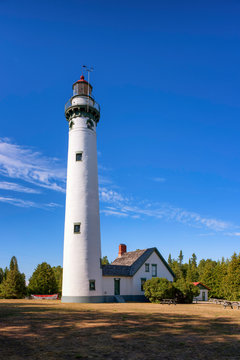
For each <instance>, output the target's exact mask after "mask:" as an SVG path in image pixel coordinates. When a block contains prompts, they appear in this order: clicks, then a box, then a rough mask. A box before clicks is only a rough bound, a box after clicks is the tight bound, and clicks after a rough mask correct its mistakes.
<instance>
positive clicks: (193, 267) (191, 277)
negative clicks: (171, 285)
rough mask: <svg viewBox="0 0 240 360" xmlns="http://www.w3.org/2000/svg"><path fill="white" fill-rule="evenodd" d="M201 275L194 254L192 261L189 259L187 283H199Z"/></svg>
mask: <svg viewBox="0 0 240 360" xmlns="http://www.w3.org/2000/svg"><path fill="white" fill-rule="evenodd" d="M198 278H199V275H198V270H197V256H196V255H195V254H194V253H193V254H192V257H191V259H189V263H188V269H187V274H186V279H187V282H189V283H191V282H195V281H198Z"/></svg>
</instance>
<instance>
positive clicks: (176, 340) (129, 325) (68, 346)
mask: <svg viewBox="0 0 240 360" xmlns="http://www.w3.org/2000/svg"><path fill="white" fill-rule="evenodd" d="M239 325H240V311H238V310H232V309H225V310H224V309H223V308H222V307H221V306H219V305H214V304H194V305H176V306H174V305H170V306H169V305H159V304H140V303H126V304H61V303H60V302H59V301H38V300H0V354H1V356H0V358H1V359H8V360H15V359H16V360H18V359H28V358H29V359H34V360H38V359H47V360H48V359H49V360H51V359H53V360H57V359H59V360H62V359H69V360H71V359H118V360H120V359H124V360H125V359H130V360H132V359H133V360H134V359H148V360H149V359H150V360H151V359H152V360H155V359H169V360H174V359H184V360H188V359H191V360H192V359H204V360H206V359H217V360H223V359H232V360H233V359H240V356H239V354H240V326H239Z"/></svg>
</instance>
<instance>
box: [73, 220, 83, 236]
mask: <svg viewBox="0 0 240 360" xmlns="http://www.w3.org/2000/svg"><path fill="white" fill-rule="evenodd" d="M73 232H74V234H80V232H81V224H80V223H76V224H74V227H73Z"/></svg>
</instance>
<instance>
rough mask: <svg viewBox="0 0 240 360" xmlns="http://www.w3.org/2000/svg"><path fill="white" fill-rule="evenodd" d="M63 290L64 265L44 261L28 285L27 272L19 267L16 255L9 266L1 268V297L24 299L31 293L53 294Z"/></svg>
mask: <svg viewBox="0 0 240 360" xmlns="http://www.w3.org/2000/svg"><path fill="white" fill-rule="evenodd" d="M61 292H62V267H61V266H53V267H51V265H49V264H47V263H46V262H43V263H41V264H39V265H38V266H37V267H36V269H35V270H34V272H33V274H32V276H31V277H30V279H29V283H28V286H26V281H25V274H23V273H21V272H20V271H19V268H18V263H17V259H16V257H15V256H13V257H12V258H11V261H10V265H9V267H6V268H5V269H4V270H3V269H2V268H0V298H4V299H22V298H24V297H25V296H29V295H31V294H37V295H51V294H54V293H58V294H60V295H61Z"/></svg>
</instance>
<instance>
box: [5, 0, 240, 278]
mask: <svg viewBox="0 0 240 360" xmlns="http://www.w3.org/2000/svg"><path fill="white" fill-rule="evenodd" d="M239 17H240V3H239V1H201V2H198V3H196V2H193V1H183V2H180V1H177V0H176V1H151V0H150V1H148V2H146V1H141V0H140V1H121V2H120V1H119V2H117V1H79V0H76V1H73V0H70V1H68V2H66V1H41V2H36V1H21V2H19V1H11V2H8V1H1V2H0V38H1V57H0V78H1V87H0V92H1V94H0V95H1V96H0V102H1V104H0V105H1V127H0V139H1V140H0V229H1V230H0V239H1V247H0V249H1V250H0V267H5V266H6V265H8V264H9V260H10V258H11V256H13V255H15V256H16V257H17V259H18V262H19V265H20V270H21V271H23V272H25V273H26V275H27V277H29V276H30V275H31V273H32V271H33V270H34V268H35V267H36V266H37V264H38V263H41V262H42V261H47V262H48V263H50V264H51V265H58V264H62V252H63V230H64V204H65V193H64V189H65V176H66V165H67V140H68V126H67V122H66V120H65V117H64V104H65V102H66V101H67V100H68V99H69V98H70V97H71V93H72V90H71V86H72V83H73V82H75V81H76V80H77V79H78V78H79V76H80V75H81V65H82V64H88V65H92V66H94V68H95V71H94V73H93V75H92V78H91V82H92V85H93V86H94V94H95V98H96V100H97V101H98V102H99V103H100V105H101V109H102V111H101V119H100V123H99V125H98V155H99V180H100V181H99V182H100V199H101V202H100V208H101V236H102V253H103V255H107V256H108V257H109V259H110V260H113V259H114V258H115V257H116V255H117V248H118V244H119V243H126V244H127V246H128V249H129V250H135V249H136V248H147V247H153V246H156V247H158V249H159V251H160V252H161V253H162V254H163V256H165V257H166V258H167V257H168V254H169V253H171V254H172V256H173V257H177V256H178V253H179V251H180V250H181V249H182V250H183V254H184V256H185V260H188V258H189V257H190V256H191V254H192V253H193V252H195V253H196V254H197V257H198V260H200V259H201V258H212V259H218V258H221V257H222V256H225V257H230V256H231V255H232V253H233V252H234V251H236V252H239V240H240V219H239V214H240V167H239V164H240V145H239V134H240V106H239V105H240V101H239V94H240V72H239V64H240V46H239V42H240V27H239Z"/></svg>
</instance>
